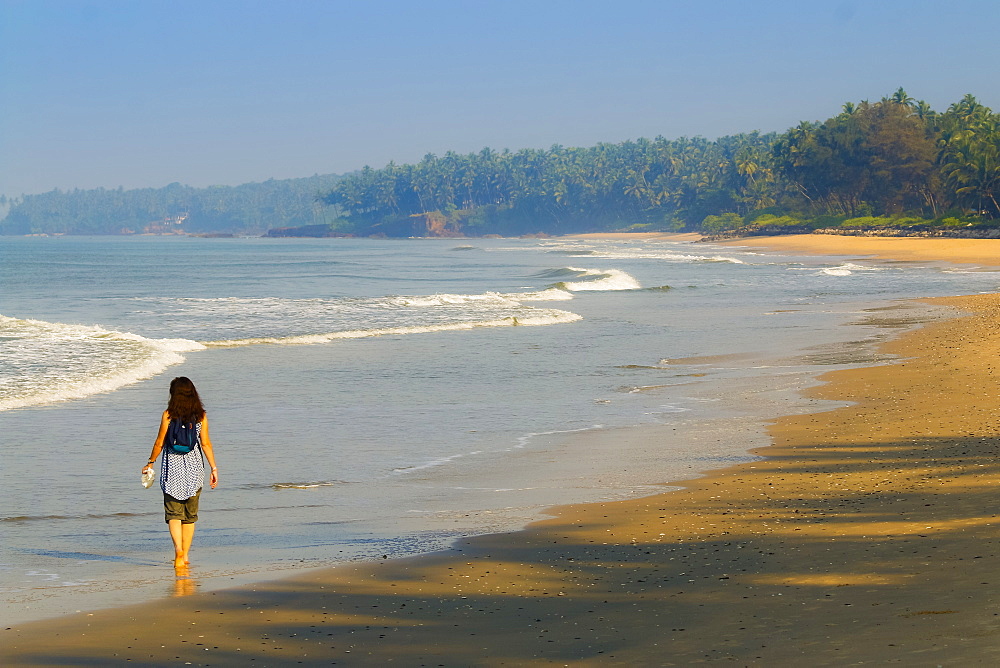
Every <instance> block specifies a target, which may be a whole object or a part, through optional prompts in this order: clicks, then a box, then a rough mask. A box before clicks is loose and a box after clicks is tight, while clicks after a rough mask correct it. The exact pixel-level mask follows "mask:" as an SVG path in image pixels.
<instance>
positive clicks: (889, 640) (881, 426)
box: [0, 235, 1000, 666]
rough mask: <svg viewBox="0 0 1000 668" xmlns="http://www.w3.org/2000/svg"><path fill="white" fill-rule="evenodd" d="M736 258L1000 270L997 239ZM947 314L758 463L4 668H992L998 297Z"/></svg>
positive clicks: (153, 609) (265, 590) (129, 621)
mask: <svg viewBox="0 0 1000 668" xmlns="http://www.w3.org/2000/svg"><path fill="white" fill-rule="evenodd" d="M814 237H815V238H814ZM727 243H732V244H734V245H743V246H752V247H760V248H765V249H773V250H781V251H788V250H794V251H797V252H814V253H821V254H843V255H853V256H858V257H860V256H873V257H884V258H890V259H899V260H911V259H919V260H923V261H927V260H940V261H947V262H960V263H969V264H975V265H978V266H996V265H998V264H1000V261H998V259H997V258H1000V242H993V241H987V240H975V241H973V240H926V239H886V238H854V237H820V236H819V235H803V236H798V237H781V238H768V239H764V238H754V239H752V240H735V241H733V242H727ZM933 301H934V302H935V303H937V304H940V305H944V306H949V307H952V308H953V309H954V316H955V317H954V318H951V319H946V320H940V321H935V322H932V323H929V324H926V325H924V326H922V327H920V328H919V329H916V330H913V331H909V332H908V333H906V334H904V335H902V336H900V337H899V338H897V339H896V340H893V341H892V342H890V343H888V344H885V345H884V347H883V349H884V351H885V352H886V353H888V354H891V355H895V356H897V361H896V362H895V363H892V364H889V365H884V366H876V367H870V368H865V369H854V370H848V371H836V372H833V373H829V374H827V375H826V376H824V377H823V380H824V381H825V383H824V384H823V385H822V386H820V387H818V388H816V389H814V390H813V391H812V394H813V395H814V396H816V397H818V398H823V399H830V400H835V401H840V402H851V403H850V405H848V406H845V407H842V408H838V409H836V410H831V411H827V412H822V413H814V414H806V415H796V416H791V417H785V418H781V419H779V420H777V421H775V422H774V424H773V425H772V426H771V430H770V431H771V436H772V439H773V444H772V445H771V446H770V447H767V448H762V449H760V450H758V451H757V454H760V455H762V456H764V457H765V458H766V459H764V460H761V461H756V462H753V463H747V464H740V465H737V466H733V467H730V468H726V469H720V470H716V471H712V472H709V474H708V475H706V476H704V477H701V478H698V479H696V480H692V481H688V482H680V485H681V486H682V489H680V490H678V491H671V492H666V493H664V494H660V495H657V496H651V497H645V498H642V499H637V500H631V501H620V502H613V503H601V504H590V505H580V506H569V507H562V508H557V509H554V510H553V515H554V518H553V519H550V520H546V521H542V522H538V523H536V524H534V525H532V526H531V527H529V528H528V529H526V530H524V531H519V532H515V533H510V534H497V535H489V536H482V537H478V538H473V539H468V540H464V541H461V542H460V543H458V544H457V545H455V546H454V547H453V548H452V549H450V550H448V551H445V552H441V553H436V554H432V555H426V556H421V557H414V558H409V559H400V560H385V561H379V562H376V563H367V564H359V565H352V566H345V567H339V568H335V569H326V570H319V571H310V572H307V573H304V574H302V575H299V576H297V577H295V578H291V579H285V580H280V581H275V582H271V583H266V584H263V585H254V586H247V587H243V588H235V589H230V590H225V591H216V592H209V593H197V591H196V590H197V584H196V582H195V581H194V580H191V579H185V578H180V579H178V581H177V594H178V596H176V597H175V598H172V599H169V600H161V601H153V602H149V603H145V604H141V605H137V606H133V607H128V608H118V609H111V610H103V611H97V612H93V613H86V612H84V613H80V614H77V615H74V616H70V617H65V618H61V619H57V620H49V621H42V622H33V623H28V624H23V625H17V626H14V627H10V628H5V629H2V630H0V632H2V634H3V635H2V636H0V639H2V641H0V663H2V664H3V665H18V666H30V665H102V666H105V665H124V664H125V663H133V664H141V665H147V666H161V665H162V666H166V665H171V666H173V665H178V664H185V663H189V664H191V665H214V666H220V665H226V666H245V665H260V666H278V665H291V664H295V665H384V664H387V663H394V664H399V665H407V666H419V665H444V666H480V665H482V666H486V665H489V666H495V665H518V666H525V665H550V664H560V665H576V666H588V665H592V666H598V665H600V666H605V665H658V666H689V665H698V664H703V663H712V662H716V661H719V662H727V663H729V664H733V665H760V666H798V665H803V664H805V663H809V664H811V665H830V666H843V665H860V664H867V665H882V664H890V663H893V664H900V665H909V666H980V665H982V666H986V665H995V664H997V663H998V662H1000V640H998V635H997V634H998V631H1000V607H998V604H997V600H996V599H997V595H996V594H995V593H994V592H993V590H994V589H995V588H996V587H997V585H998V583H997V582H995V579H996V575H997V574H998V573H1000V495H998V493H997V489H998V488H1000V462H998V457H997V454H998V452H997V450H998V447H1000V402H998V401H997V399H996V395H997V389H998V387H997V385H998V374H997V367H998V364H997V362H996V361H995V360H996V358H995V355H996V350H997V349H998V347H1000V295H977V296H972V297H955V298H947V299H936V300H933ZM587 437H589V438H600V437H602V436H601V435H600V434H597V435H594V434H591V435H588V436H587ZM603 437H605V438H608V437H612V436H608V435H604V436H603ZM613 437H615V438H618V437H620V435H619V434H617V433H615V434H614V436H613ZM634 437H641V438H656V437H659V438H669V435H668V434H667V433H660V432H658V431H649V430H639V431H637V432H636V434H635V436H634ZM663 483H664V484H665V485H666V484H671V485H677V484H678V481H669V480H664V481H663Z"/></svg>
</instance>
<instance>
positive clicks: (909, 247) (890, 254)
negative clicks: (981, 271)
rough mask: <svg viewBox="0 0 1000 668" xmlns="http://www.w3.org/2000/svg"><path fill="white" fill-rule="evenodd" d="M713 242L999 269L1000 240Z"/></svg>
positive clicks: (819, 237)
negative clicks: (997, 267) (952, 263)
mask: <svg viewBox="0 0 1000 668" xmlns="http://www.w3.org/2000/svg"><path fill="white" fill-rule="evenodd" d="M716 243H719V244H721V245H723V246H743V247H746V248H761V249H766V250H771V251H777V252H785V253H788V252H797V253H814V254H820V255H854V256H858V257H873V258H878V259H881V260H901V261H922V262H929V261H931V262H955V263H958V264H974V265H979V266H984V267H986V266H988V267H996V266H1000V239H933V238H928V237H854V236H840V235H834V234H789V235H785V236H776V237H745V238H742V239H733V240H730V241H721V242H716Z"/></svg>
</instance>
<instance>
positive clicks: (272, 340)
mask: <svg viewBox="0 0 1000 668" xmlns="http://www.w3.org/2000/svg"><path fill="white" fill-rule="evenodd" d="M581 319H582V317H581V316H579V315H577V314H576V313H570V312H569V311H557V310H539V311H536V312H534V313H531V314H530V315H527V316H510V317H507V318H501V319H498V320H480V321H472V322H452V323H446V324H439V325H415V326H410V327H384V328H374V329H356V330H349V331H343V332H325V333H321V334H303V335H298V336H285V337H251V338H246V339H225V340H220V341H209V342H207V343H206V344H205V345H206V346H211V347H236V346H252V345H260V344H281V345H308V344H316V343H329V342H330V341H336V340H337V339H367V338H373V337H377V336H400V335H405V334H428V333H431V332H453V331H460V330H469V329H476V328H479V327H515V326H528V327H539V326H544V325H560V324H567V323H571V322H576V321H578V320H581Z"/></svg>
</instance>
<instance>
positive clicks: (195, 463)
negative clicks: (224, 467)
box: [160, 422, 205, 501]
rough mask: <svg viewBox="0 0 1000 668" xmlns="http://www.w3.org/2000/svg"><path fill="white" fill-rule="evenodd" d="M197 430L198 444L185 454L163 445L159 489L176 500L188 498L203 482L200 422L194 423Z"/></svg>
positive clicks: (203, 469)
mask: <svg viewBox="0 0 1000 668" xmlns="http://www.w3.org/2000/svg"><path fill="white" fill-rule="evenodd" d="M195 429H196V430H197V431H198V445H196V446H195V447H194V449H192V450H191V452H187V453H185V454H183V455H182V454H179V453H176V452H174V450H173V448H171V447H170V446H169V445H166V444H164V445H163V456H162V458H161V461H160V489H162V490H163V492H164V494H169V495H170V496H172V497H174V498H175V499H177V500H178V501H183V500H184V499H190V498H191V497H192V496H194V495H195V494H197V493H198V490H199V489H201V488H202V486H203V485H204V484H205V460H204V459H203V458H202V453H201V423H200V422H198V423H197V424H195Z"/></svg>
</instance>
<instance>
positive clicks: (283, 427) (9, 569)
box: [0, 237, 1000, 623]
mask: <svg viewBox="0 0 1000 668" xmlns="http://www.w3.org/2000/svg"><path fill="white" fill-rule="evenodd" d="M998 289H1000V275H998V274H997V273H995V272H991V271H981V270H978V269H977V268H975V267H965V268H956V267H950V266H947V265H935V264H927V263H908V262H881V261H874V260H868V259H864V258H852V259H850V260H849V261H847V260H845V259H844V258H832V257H796V256H782V255H776V254H762V253H756V252H751V251H749V250H745V249H739V248H733V247H718V246H712V245H711V244H703V243H690V242H677V241H648V240H591V239H586V240H583V239H551V240H512V239H494V240H478V239H477V240H405V241H375V240H355V239H310V240H296V239H274V240H270V239H194V238H184V237H177V238H172V237H162V238H161V237H99V238H98V237H93V238H88V237H45V238H34V237H33V238H21V237H0V434H2V436H0V439H2V444H3V456H2V457H0V483H2V484H0V531H2V535H3V540H2V544H0V621H4V622H6V623H11V622H14V621H18V620H26V619H39V618H45V617H51V616H56V615H60V614H65V613H69V612H74V611H77V610H86V609H90V608H95V607H102V606H108V605H120V604H124V603H128V602H132V601H136V600H143V599H146V598H149V597H156V596H169V595H174V594H183V593H187V592H190V591H192V590H193V589H199V588H200V589H210V588H218V587H224V586H230V585H234V584H241V583H245V582H249V581H253V580H261V579H271V578H274V577H277V576H280V575H281V574H283V573H291V572H294V571H295V570H297V569H302V568H308V567H316V566H325V565H330V564H335V563H339V562H343V561H345V560H353V559H373V558H382V557H395V556H402V555H408V554H413V553H417V552H421V551H427V550H433V549H438V548H441V547H444V546H446V545H447V544H448V543H449V542H450V541H452V540H453V539H455V538H456V537H459V536H467V535H472V534H476V533H484V532H489V531H501V530H509V529H513V528H517V527H519V526H523V525H524V524H525V523H527V522H529V521H531V520H534V519H537V518H539V517H542V516H544V514H545V511H546V509H547V508H549V507H550V506H553V505H556V504H563V503H570V502H588V501H599V500H606V499H619V498H628V497H634V496H638V495H643V494H651V493H655V492H657V491H662V490H664V489H668V487H665V486H664V485H665V483H669V482H670V481H676V480H679V479H683V478H687V477H691V476H692V475H696V474H697V472H699V471H704V470H708V469H711V468H717V467H719V466H721V465H724V464H727V463H731V462H736V461H745V460H747V459H748V458H749V455H747V450H748V449H749V448H752V447H756V446H759V445H763V444H765V443H766V434H765V432H764V423H765V421H766V420H767V419H770V418H773V417H775V416H777V415H782V414H789V413H793V412H798V411H805V410H817V409H822V408H824V407H826V406H825V404H823V403H821V402H817V401H814V400H809V399H805V398H803V396H802V394H801V391H802V389H803V388H806V387H809V386H810V385H812V384H815V383H816V380H815V379H816V376H817V375H818V374H819V373H821V372H824V371H827V370H830V369H833V368H843V367H847V366H856V365H860V364H871V363H878V362H885V361H886V360H881V359H880V358H879V357H878V354H877V353H876V352H875V344H876V343H877V342H878V341H880V340H883V339H884V338H886V337H887V336H890V335H892V334H893V333H895V332H897V331H899V329H900V328H905V327H910V326H913V325H915V324H916V323H919V322H922V321H926V320H928V319H931V318H935V317H940V316H941V315H942V311H941V309H933V308H930V307H927V306H922V305H920V304H918V303H915V302H912V301H909V300H912V299H913V298H917V297H926V296H936V295H952V294H971V293H976V292H994V291H997V290H998ZM178 375H186V376H189V377H190V378H192V379H193V380H194V381H195V383H196V384H197V386H198V388H199V390H200V392H201V395H202V398H203V400H204V401H205V404H206V407H207V409H208V411H209V418H210V423H211V429H212V437H213V442H214V443H215V447H216V453H217V459H218V462H219V468H220V484H219V487H218V489H216V490H206V492H205V493H204V495H203V499H202V509H203V510H202V519H201V521H200V522H199V523H198V529H197V535H196V538H195V544H194V549H193V551H192V559H193V568H192V571H191V574H190V576H189V577H187V578H183V579H182V580H178V579H176V578H175V577H174V573H173V570H172V569H171V568H170V567H169V564H170V561H171V558H172V551H171V548H170V541H169V537H168V536H167V532H166V528H165V525H164V524H163V519H162V506H161V497H160V494H159V491H158V489H157V487H156V486H154V487H153V488H152V489H150V490H146V489H143V488H142V487H141V486H140V484H139V472H140V470H141V468H142V466H143V465H144V463H145V461H146V459H147V457H148V455H149V451H150V448H151V445H152V442H153V439H154V437H155V434H156V428H157V425H158V420H159V415H160V413H161V412H162V410H163V408H164V407H165V405H166V399H167V387H168V385H169V381H170V379H171V378H173V377H174V376H178Z"/></svg>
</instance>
